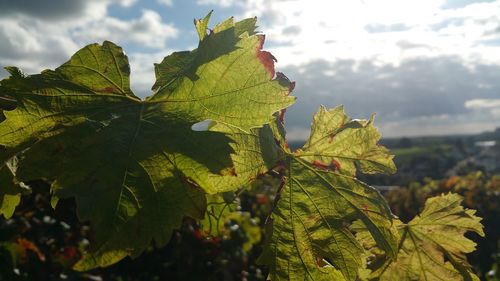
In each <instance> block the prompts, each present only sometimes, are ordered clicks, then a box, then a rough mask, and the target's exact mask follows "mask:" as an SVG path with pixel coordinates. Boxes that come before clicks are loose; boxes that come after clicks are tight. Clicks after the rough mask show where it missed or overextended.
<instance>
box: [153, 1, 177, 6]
mask: <svg viewBox="0 0 500 281" xmlns="http://www.w3.org/2000/svg"><path fill="white" fill-rule="evenodd" d="M156 2H158V4H160V5H164V6H167V7H172V6H173V5H174V1H173V0H156Z"/></svg>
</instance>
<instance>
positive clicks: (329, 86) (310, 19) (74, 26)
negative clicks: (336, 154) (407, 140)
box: [0, 0, 500, 139]
mask: <svg viewBox="0 0 500 281" xmlns="http://www.w3.org/2000/svg"><path fill="white" fill-rule="evenodd" d="M212 9H213V10H214V16H213V17H212V24H214V23H216V22H218V21H221V20H223V19H225V18H227V17H229V16H235V17H236V19H243V18H246V17H251V16H257V17H258V21H259V26H260V28H259V29H260V31H262V32H263V33H265V34H266V39H267V41H266V45H265V48H266V49H267V50H269V51H271V52H272V53H273V54H274V55H275V57H276V58H277V59H278V63H277V65H276V67H277V69H278V70H279V71H281V72H283V73H285V74H286V75H287V76H288V77H289V78H290V79H292V80H295V81H296V82H297V87H296V90H295V93H294V94H295V95H296V96H297V97H298V100H297V103H296V104H295V105H293V106H292V108H291V109H290V110H289V111H288V113H287V114H288V115H287V129H288V131H289V137H290V138H291V139H303V138H305V137H306V136H307V134H308V131H309V128H308V127H309V125H310V122H311V115H312V114H313V113H314V112H315V111H316V110H317V108H318V107H319V105H320V104H324V105H326V106H328V107H333V106H336V105H338V104H344V105H345V108H346V111H347V112H348V113H349V114H350V115H351V116H353V117H355V118H367V117H368V116H369V115H370V114H371V113H373V112H375V113H376V114H377V121H376V124H377V125H378V127H379V128H380V129H381V131H382V133H383V135H384V136H388V137H398V136H416V135H436V134H456V133H475V132H481V131H484V130H492V129H494V128H495V127H497V126H500V1H469V0H455V1H452V0H448V1H445V0H350V1H340V0H339V1H336V0H218V1H217V0H148V1H140V0H87V1H83V0H82V1H76V0H37V1H34V0H16V1H11V0H0V65H1V66H8V65H15V66H19V67H21V68H22V69H23V70H24V71H25V72H27V73H36V72H39V71H41V70H42V69H45V68H55V67H57V66H58V65H60V64H62V63H63V62H65V61H66V60H67V59H68V58H69V57H70V56H71V54H73V53H74V52H75V51H77V50H78V49H79V48H80V47H83V46H84V45H86V44H88V43H93V42H101V41H103V40H111V41H114V42H115V43H117V44H119V45H121V46H122V47H124V49H125V51H126V52H127V54H128V56H129V59H130V62H131V68H132V88H133V89H134V90H135V92H136V93H137V94H138V95H140V96H146V95H149V94H150V93H149V89H150V88H151V85H152V84H153V80H154V74H153V63H155V62H160V61H161V59H162V58H163V57H164V56H166V55H167V54H169V53H171V52H172V51H178V50H186V49H192V48H195V47H196V45H197V35H196V33H195V29H194V27H193V19H194V18H200V17H203V16H204V15H205V14H206V13H207V12H208V11H210V10H212ZM5 76H6V72H5V71H3V70H1V71H0V78H2V77H5Z"/></svg>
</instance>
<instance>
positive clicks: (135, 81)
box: [128, 50, 173, 97]
mask: <svg viewBox="0 0 500 281" xmlns="http://www.w3.org/2000/svg"><path fill="white" fill-rule="evenodd" d="M172 52H173V50H161V51H159V52H155V53H150V54H145V53H131V54H129V56H128V57H129V60H130V69H131V70H132V73H131V75H130V82H131V88H132V90H133V91H134V93H135V94H136V95H138V96H140V97H146V96H149V95H151V94H152V92H151V87H152V86H153V84H154V81H155V73H154V65H153V63H160V62H161V61H162V60H163V58H164V57H165V56H166V55H168V54H170V53H172Z"/></svg>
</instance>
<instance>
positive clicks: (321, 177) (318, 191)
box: [260, 108, 397, 280]
mask: <svg viewBox="0 0 500 281" xmlns="http://www.w3.org/2000/svg"><path fill="white" fill-rule="evenodd" d="M331 112H333V113H335V110H332V111H331ZM326 114H330V113H329V112H328V111H326V110H324V109H323V108H322V109H320V113H318V114H317V115H316V118H315V120H314V123H313V125H312V128H313V130H312V132H311V138H310V141H309V142H308V143H307V144H306V145H305V148H304V149H303V150H299V151H298V152H297V153H296V154H295V155H292V154H290V155H288V156H287V158H286V160H285V166H286V167H285V170H286V177H285V182H284V185H283V187H282V190H281V192H280V198H279V201H278V204H277V206H276V208H275V210H274V212H273V214H272V216H271V225H272V231H271V232H272V233H271V234H270V235H269V240H268V242H267V244H266V246H265V248H264V252H263V254H262V256H261V258H260V262H261V263H264V264H267V265H269V266H270V278H271V279H272V280H356V278H357V276H358V269H359V268H361V267H362V264H363V260H362V254H363V253H364V250H363V248H362V246H361V245H360V244H359V243H358V242H357V240H356V239H355V237H354V235H353V234H352V232H351V230H350V228H349V226H350V224H351V223H352V221H354V220H356V219H360V220H361V221H363V223H365V225H367V226H368V229H369V231H370V233H371V235H372V236H373V238H374V239H375V240H376V241H377V243H378V244H379V245H380V247H381V248H383V249H385V250H387V251H388V252H389V253H392V254H393V255H395V253H396V249H397V237H396V236H395V233H394V232H393V231H392V224H391V220H392V214H391V212H390V210H389V208H388V206H387V204H386V202H385V200H384V199H383V197H382V196H381V195H380V193H379V192H378V191H377V190H376V189H374V188H372V187H370V186H368V185H366V184H364V183H362V182H360V181H358V180H357V179H355V178H354V177H352V176H350V175H348V174H345V173H341V172H339V171H338V169H333V168H332V169H330V168H329V167H323V166H321V165H318V164H317V163H316V161H317V159H318V157H319V159H328V158H329V157H332V156H331V154H332V153H333V152H339V153H336V154H335V155H345V154H342V152H341V150H337V149H336V148H335V147H336V145H337V143H334V142H333V143H331V144H328V142H323V140H322V139H324V138H326V137H325V136H326V134H325V133H324V132H332V131H334V130H335V128H337V129H338V128H339V127H340V130H343V131H345V132H346V133H345V135H341V136H342V142H341V144H344V143H352V144H358V146H359V147H363V146H366V145H364V143H365V142H366V143H368V144H372V143H376V141H375V142H374V141H373V139H370V137H376V136H378V135H376V134H373V133H371V134H366V133H365V130H374V129H371V128H372V127H370V126H371V124H367V123H362V122H360V121H359V122H358V124H362V125H363V126H361V125H360V126H357V127H355V129H352V130H358V133H349V132H348V130H350V129H349V128H344V127H342V125H339V124H341V122H336V121H337V120H336V119H335V118H325V115H326ZM377 140H378V139H377ZM344 149H345V148H344ZM370 149H371V148H370ZM311 151H315V154H314V157H312V154H310V153H309V152H311ZM385 152H386V151H385V150H384V153H385ZM321 153H325V154H326V156H323V154H321ZM322 157H323V158H322ZM335 157H337V156H335ZM359 159H360V160H352V159H347V160H346V159H342V160H340V161H342V163H346V164H345V166H348V165H354V163H356V162H362V161H364V159H363V158H362V157H359ZM308 161H311V162H308ZM390 163H391V164H392V161H391V162H390ZM391 164H389V165H391ZM366 165H367V166H368V164H366ZM392 165H393V164H392ZM367 166H366V167H367ZM379 166H380V167H381V164H379ZM352 167H353V168H352V169H354V166H352ZM363 167H365V166H363ZM389 168H390V167H389ZM389 168H386V170H388V169H389ZM348 169H349V168H348ZM366 170H367V169H362V171H366ZM370 171H372V170H370Z"/></svg>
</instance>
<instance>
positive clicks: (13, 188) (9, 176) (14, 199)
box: [0, 159, 23, 219]
mask: <svg viewBox="0 0 500 281" xmlns="http://www.w3.org/2000/svg"><path fill="white" fill-rule="evenodd" d="M16 162H17V160H16V159H12V160H10V161H7V162H6V163H5V164H4V165H3V166H2V167H1V168H0V215H3V216H4V217H5V218H6V219H8V218H10V217H12V215H13V214H14V211H15V209H16V207H17V205H19V203H20V202H21V192H22V191H23V188H21V187H20V186H19V184H18V183H17V182H16V180H15V176H14V173H15V169H16Z"/></svg>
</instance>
